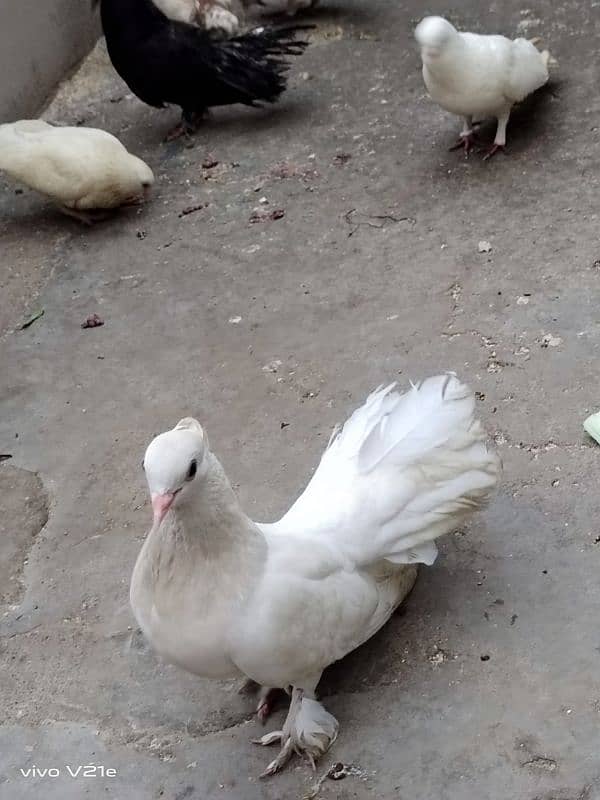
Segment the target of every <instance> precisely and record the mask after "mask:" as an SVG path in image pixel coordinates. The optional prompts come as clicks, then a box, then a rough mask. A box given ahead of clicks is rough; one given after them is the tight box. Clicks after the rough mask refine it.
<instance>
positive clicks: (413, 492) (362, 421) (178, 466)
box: [130, 374, 500, 774]
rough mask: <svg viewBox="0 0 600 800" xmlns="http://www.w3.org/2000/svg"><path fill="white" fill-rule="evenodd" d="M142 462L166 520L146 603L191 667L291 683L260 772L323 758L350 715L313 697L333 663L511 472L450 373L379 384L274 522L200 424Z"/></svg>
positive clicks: (142, 574)
mask: <svg viewBox="0 0 600 800" xmlns="http://www.w3.org/2000/svg"><path fill="white" fill-rule="evenodd" d="M143 466H144V469H145V472H146V478H147V481H148V487H149V489H150V493H151V498H152V508H153V512H154V523H153V525H152V528H151V530H150V533H149V534H148V536H147V538H146V541H145V543H144V545H143V547H142V550H141V552H140V554H139V556H138V559H137V563H136V565H135V569H134V571H133V576H132V581H131V593H130V597H131V604H132V608H133V611H134V614H135V616H136V619H137V621H138V623H139V625H140V627H141V629H142V631H143V633H144V634H145V636H146V637H147V638H148V639H149V641H150V643H151V644H152V646H153V647H154V648H155V649H156V650H157V651H158V652H159V653H160V654H161V655H162V656H163V657H164V658H165V659H167V660H168V661H170V662H172V663H175V664H178V665H179V666H180V667H182V668H183V669H186V670H189V671H190V672H192V673H195V674H197V675H202V676H206V677H212V678H230V677H233V676H236V675H243V676H246V677H248V678H250V679H252V680H253V681H256V682H257V683H258V684H260V685H261V686H263V687H281V688H288V687H291V703H290V708H289V713H288V716H287V719H286V721H285V724H284V726H283V729H282V730H280V731H276V732H274V733H271V734H267V735H266V736H263V737H262V738H261V739H260V740H258V741H259V742H260V743H261V744H271V743H274V742H277V743H279V744H280V745H281V750H280V752H279V754H278V756H277V757H276V758H275V759H274V760H273V761H272V762H271V763H270V764H269V766H268V767H267V769H266V772H265V773H264V774H271V773H273V772H276V771H277V770H278V769H279V768H280V767H281V766H283V764H285V762H286V761H287V760H288V758H289V757H290V755H291V754H292V753H293V752H294V751H295V752H297V753H304V754H306V755H307V756H308V757H309V758H310V759H311V761H314V759H315V758H317V757H318V756H320V755H322V754H323V753H324V752H325V751H326V750H327V749H328V748H329V746H330V745H331V743H332V742H333V741H334V740H335V738H336V736H337V732H338V723H337V720H336V719H335V718H334V717H333V716H332V715H331V714H330V713H329V712H328V711H326V710H325V708H324V707H323V706H322V705H321V704H320V703H319V702H318V701H317V699H316V697H315V689H316V686H317V683H318V682H319V678H320V677H321V673H322V672H323V670H324V669H325V667H327V666H328V665H329V664H332V663H333V662H334V661H337V660H338V659H340V658H342V657H343V656H345V655H346V654H347V653H349V652H350V651H352V650H354V649H355V648H356V647H358V646H359V645H360V644H362V643H363V642H365V641H366V640H367V639H369V638H370V637H371V636H373V634H374V633H375V632H376V631H377V630H379V628H381V626H382V625H383V624H384V623H385V622H386V621H387V620H388V619H389V617H390V615H391V614H392V613H393V611H394V609H395V608H396V607H397V605H398V603H399V602H400V601H401V600H402V599H403V598H404V596H405V595H406V594H407V592H408V590H409V589H410V586H411V585H412V582H413V580H414V577H415V569H416V567H415V565H417V564H419V563H423V564H432V563H433V561H434V560H435V558H436V555H437V548H436V545H435V539H437V538H438V537H439V536H442V535H443V534H445V533H450V532H451V531H453V530H455V529H456V528H457V527H458V526H459V525H461V524H462V522H463V521H464V519H465V517H467V516H469V515H470V514H471V513H472V512H473V511H475V510H477V509H478V508H481V507H482V506H483V505H484V503H485V501H486V500H487V499H488V497H489V495H490V492H491V491H492V489H493V488H494V487H495V486H496V483H497V481H498V476H499V471H500V461H499V458H498V456H497V455H496V454H495V453H494V452H493V451H492V450H490V449H488V447H487V445H486V436H485V433H484V430H483V428H482V426H481V424H480V422H479V421H478V420H477V419H476V418H475V400H474V397H473V393H472V392H471V391H470V389H468V387H467V386H465V385H464V384H462V383H461V382H460V381H459V380H458V378H457V377H456V376H455V375H454V374H447V375H440V376H437V377H432V378H429V379H427V380H425V381H424V382H423V383H420V384H418V385H416V386H412V388H411V389H410V390H409V391H408V392H407V393H406V394H399V393H398V392H397V391H395V389H394V385H391V386H388V387H387V388H379V389H377V390H376V391H375V392H373V393H372V394H371V395H370V396H369V397H368V399H367V401H366V402H365V404H364V405H363V406H361V407H360V408H359V409H358V410H356V411H355V412H354V413H353V414H352V416H351V417H350V418H349V419H348V421H347V422H346V423H345V425H344V426H343V428H341V429H340V430H336V431H334V433H333V435H332V437H331V440H330V443H329V445H328V447H327V449H326V451H325V453H324V454H323V457H322V458H321V462H320V464H319V466H318V467H317V470H316V472H315V473H314V475H313V477H312V479H311V480H310V482H309V484H308V486H307V487H306V489H305V490H304V492H303V493H302V495H301V496H300V497H299V498H298V500H296V502H295V503H294V504H293V506H292V507H291V508H290V510H289V511H288V512H287V513H286V514H285V515H284V516H283V517H282V519H280V520H279V522H275V523H273V524H259V523H256V522H253V521H252V520H251V519H249V517H247V516H246V514H244V512H243V511H242V509H241V508H240V506H239V504H238V501H237V499H236V496H235V494H234V492H233V490H232V488H231V486H230V484H229V481H228V480H227V477H226V475H225V473H224V471H223V468H222V467H221V465H220V463H219V461H218V460H217V458H216V456H215V455H213V453H212V452H211V450H210V448H209V444H208V441H207V438H206V435H205V433H204V431H203V429H202V427H201V425H200V424H199V423H198V422H197V421H196V420H194V419H191V418H187V419H183V420H181V421H180V422H179V423H178V424H177V425H176V426H175V428H173V429H172V430H170V431H167V432H166V433H162V434H160V435H159V436H157V437H156V438H155V439H154V440H153V441H152V442H151V443H150V445H149V446H148V449H147V450H146V453H145V456H144V462H143ZM267 691H268V689H267V688H265V689H264V690H263V692H262V695H261V711H262V712H263V716H264V713H265V710H268V695H267Z"/></svg>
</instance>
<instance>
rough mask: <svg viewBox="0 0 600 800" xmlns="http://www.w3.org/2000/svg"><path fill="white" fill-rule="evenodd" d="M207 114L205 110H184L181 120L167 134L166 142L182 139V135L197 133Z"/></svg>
mask: <svg viewBox="0 0 600 800" xmlns="http://www.w3.org/2000/svg"><path fill="white" fill-rule="evenodd" d="M205 115H206V112H205V111H182V112H181V122H179V123H178V124H177V125H175V127H174V128H171V130H170V131H169V132H168V133H167V135H166V136H165V142H174V141H175V139H180V138H181V137H182V136H191V135H192V134H194V133H197V131H198V128H199V127H200V124H201V122H202V120H203V119H204V117H205Z"/></svg>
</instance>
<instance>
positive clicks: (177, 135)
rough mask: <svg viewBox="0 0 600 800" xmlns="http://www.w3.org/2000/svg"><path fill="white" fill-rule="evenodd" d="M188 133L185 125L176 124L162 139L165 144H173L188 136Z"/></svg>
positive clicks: (182, 123)
mask: <svg viewBox="0 0 600 800" xmlns="http://www.w3.org/2000/svg"><path fill="white" fill-rule="evenodd" d="M189 135H190V132H189V130H188V127H187V125H186V124H185V123H184V122H178V123H177V125H175V127H174V128H171V130H170V131H169V132H168V133H167V135H166V136H165V138H164V141H165V142H174V141H176V140H177V139H181V137H182V136H189Z"/></svg>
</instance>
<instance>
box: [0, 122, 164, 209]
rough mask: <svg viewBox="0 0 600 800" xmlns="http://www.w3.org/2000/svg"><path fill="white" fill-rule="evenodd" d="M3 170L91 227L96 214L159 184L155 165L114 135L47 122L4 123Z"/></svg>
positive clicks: (0, 133) (0, 138)
mask: <svg viewBox="0 0 600 800" xmlns="http://www.w3.org/2000/svg"><path fill="white" fill-rule="evenodd" d="M0 170H3V171H4V172H6V173H7V174H8V175H10V176H11V177H12V178H15V179H16V180H19V181H21V182H22V183H24V184H26V185H27V186H29V187H30V188H31V189H35V190H36V191H38V192H40V193H41V194H43V195H46V196H47V197H50V198H51V199H52V200H55V201H56V202H57V203H59V205H60V207H61V210H62V211H63V212H64V213H66V214H68V215H69V216H72V217H75V218H76V219H79V220H81V221H82V222H86V223H87V224H91V222H92V221H93V219H94V215H93V214H92V212H93V211H94V210H99V209H113V208H117V207H119V206H122V205H131V204H134V203H136V202H139V201H140V200H141V199H146V197H147V194H148V192H149V190H150V187H151V186H152V184H153V183H154V175H153V173H152V170H151V169H150V167H149V166H148V165H147V164H146V163H145V162H144V161H142V160H141V159H140V158H138V157H137V156H134V155H131V153H129V152H127V150H126V149H125V147H124V146H123V145H122V144H121V142H120V141H119V140H118V139H116V138H115V137H114V136H112V135H111V134H110V133H107V132H106V131H101V130H98V129H97V128H70V127H55V126H53V125H49V124H48V123H47V122H44V121H43V120H41V119H26V120H20V121H19V122H11V123H7V124H5V125H0Z"/></svg>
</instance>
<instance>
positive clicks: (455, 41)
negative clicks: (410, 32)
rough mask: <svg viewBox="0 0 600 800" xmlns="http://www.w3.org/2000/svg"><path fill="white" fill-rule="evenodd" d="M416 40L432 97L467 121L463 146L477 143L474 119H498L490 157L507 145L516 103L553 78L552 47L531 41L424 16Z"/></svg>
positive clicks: (468, 146) (466, 147)
mask: <svg viewBox="0 0 600 800" xmlns="http://www.w3.org/2000/svg"><path fill="white" fill-rule="evenodd" d="M415 38H416V40H417V42H418V43H419V45H420V47H421V58H422V60H423V79H424V81H425V86H426V87H427V91H428V92H429V95H430V97H431V99H432V100H434V101H435V102H436V103H438V105H440V106H441V107H442V108H444V109H445V110H446V111H450V112H451V113H453V114H457V115H458V116H461V117H463V119H464V126H463V130H462V132H461V144H462V145H463V146H464V147H465V149H466V150H468V149H470V147H471V146H472V143H473V121H474V120H475V121H478V120H481V119H483V118H485V117H496V118H497V120H498V127H497V130H496V137H495V139H494V145H493V147H492V148H491V150H490V152H489V153H488V156H489V155H493V153H495V152H497V150H499V149H502V148H503V147H504V145H505V144H506V125H507V123H508V118H509V116H510V111H511V108H512V106H513V105H514V104H515V103H518V102H519V101H521V100H523V99H524V98H525V97H527V95H529V94H531V93H532V92H534V91H535V90H536V89H539V88H540V87H541V86H543V85H544V84H545V83H546V82H547V81H548V62H549V59H550V54H549V53H548V51H544V52H540V51H539V50H538V49H537V48H536V47H535V45H534V44H532V42H530V41H528V40H527V39H515V40H514V41H511V40H510V39H507V38H506V37H505V36H482V35H480V34H475V33H459V32H458V31H457V30H456V28H454V26H453V25H451V24H450V23H449V22H448V21H447V20H445V19H443V18H442V17H425V19H423V20H422V21H421V22H420V23H419V24H418V25H417V27H416V29H415Z"/></svg>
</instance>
